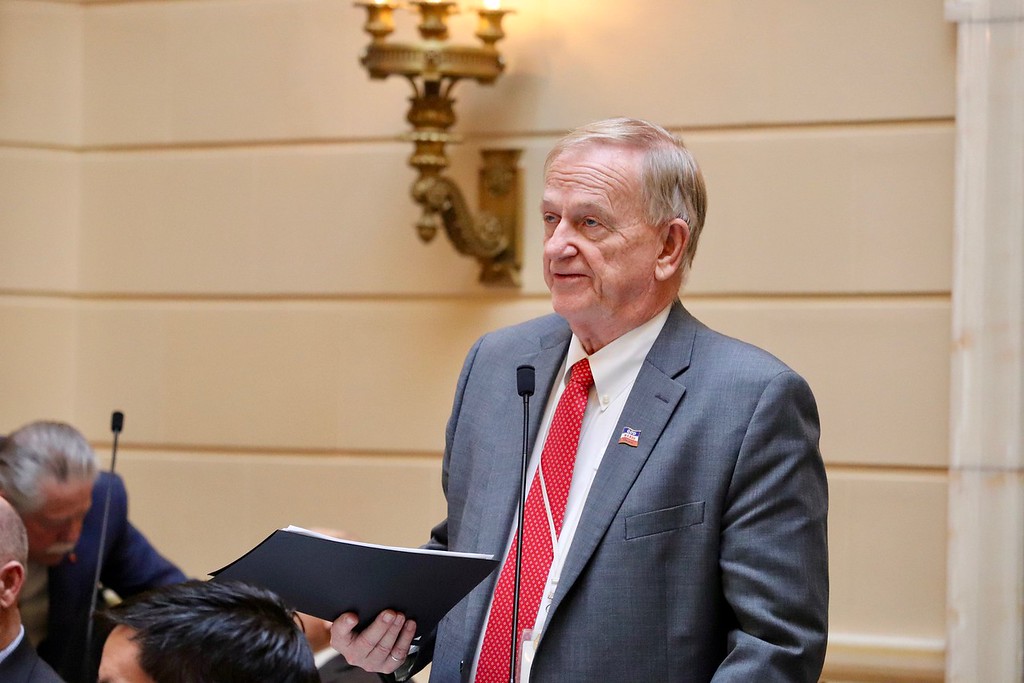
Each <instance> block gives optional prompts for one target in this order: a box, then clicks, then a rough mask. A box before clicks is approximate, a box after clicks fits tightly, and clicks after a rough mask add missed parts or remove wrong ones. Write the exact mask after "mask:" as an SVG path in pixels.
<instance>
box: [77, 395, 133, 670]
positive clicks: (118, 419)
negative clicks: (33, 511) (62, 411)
mask: <svg viewBox="0 0 1024 683" xmlns="http://www.w3.org/2000/svg"><path fill="white" fill-rule="evenodd" d="M123 428H124V413H122V412H121V411H120V410H115V411H114V412H113V413H112V414H111V415H110V431H112V432H113V433H114V445H113V447H112V449H111V453H110V473H111V474H113V473H114V469H115V468H116V467H117V438H118V437H119V436H120V435H121V430H122V429H123ZM113 489H114V487H113V486H112V485H111V486H108V487H107V496H106V498H105V499H104V501H103V517H102V521H101V522H100V544H99V551H98V552H97V554H96V575H95V576H94V578H93V581H92V599H91V600H90V601H89V620H88V621H87V622H86V625H85V655H84V656H85V661H84V664H85V667H84V668H85V675H86V676H87V679H88V680H92V677H93V674H92V664H93V662H92V622H93V617H94V615H95V614H96V598H97V596H98V595H99V589H100V574H101V573H102V572H103V546H104V545H105V544H106V542H107V519H108V518H109V517H110V492H111V491H113Z"/></svg>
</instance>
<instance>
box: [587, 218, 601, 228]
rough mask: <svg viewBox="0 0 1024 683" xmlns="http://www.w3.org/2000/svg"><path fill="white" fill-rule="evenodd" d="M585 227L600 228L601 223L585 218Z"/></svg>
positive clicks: (594, 219)
mask: <svg viewBox="0 0 1024 683" xmlns="http://www.w3.org/2000/svg"><path fill="white" fill-rule="evenodd" d="M583 225H584V226H585V227H588V228H597V227H600V225H601V221H599V220H597V219H596V218H584V219H583Z"/></svg>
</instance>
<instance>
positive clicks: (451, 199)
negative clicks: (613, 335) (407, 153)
mask: <svg viewBox="0 0 1024 683" xmlns="http://www.w3.org/2000/svg"><path fill="white" fill-rule="evenodd" d="M484 2H485V6H484V7H480V8H478V9H477V10H476V12H477V15H478V16H479V22H478V25H477V31H476V37H477V38H479V39H480V42H481V44H480V45H453V44H451V43H449V41H448V17H449V16H450V15H451V14H455V13H456V12H458V3H457V2H455V0H410V1H409V2H408V6H409V7H415V8H416V10H417V11H418V12H419V19H420V23H419V26H418V29H419V34H420V40H419V41H418V42H415V43H400V42H391V41H389V40H388V36H389V35H390V34H391V33H392V32H393V31H394V30H395V23H394V12H395V10H396V9H398V8H399V6H400V4H399V3H398V2H391V1H390V0H381V1H379V2H375V1H373V0H368V1H361V2H356V3H355V4H356V5H357V6H360V7H365V8H366V24H365V25H364V26H363V29H364V30H365V31H366V32H367V33H368V34H370V36H371V38H372V40H371V41H370V44H369V45H368V46H367V48H366V51H365V52H364V53H363V56H362V59H361V62H362V64H363V66H364V67H366V70H367V71H368V72H369V74H370V77H371V78H374V79H383V78H387V77H388V76H404V77H405V78H406V79H408V81H409V83H410V84H412V89H413V96H412V97H411V98H409V101H410V103H411V104H410V107H409V113H408V114H407V115H406V119H407V120H408V121H409V123H410V124H412V132H410V133H407V134H406V135H405V136H403V138H404V139H408V140H411V141H412V143H413V145H414V146H415V149H414V151H413V154H412V156H411V157H409V165H410V166H412V167H413V168H415V169H416V170H417V172H418V177H417V178H416V180H415V181H414V182H413V185H412V196H413V199H415V200H416V202H417V203H418V204H419V205H420V206H421V207H422V211H421V213H420V217H419V219H418V220H417V222H416V231H417V233H418V234H419V236H420V239H422V240H423V241H424V242H430V241H431V240H432V239H433V238H434V236H435V235H436V234H437V232H438V228H439V227H441V226H443V227H444V230H445V232H446V233H447V235H448V238H449V239H450V240H451V242H452V244H453V245H454V246H455V248H456V249H457V250H458V251H459V252H460V253H462V254H466V255H467V256H473V257H475V258H476V259H477V260H478V261H479V262H480V265H481V272H480V281H481V282H483V283H485V284H491V285H513V286H517V285H518V284H519V269H520V265H521V254H520V249H521V245H520V242H521V234H522V217H521V215H520V214H521V212H520V206H521V204H522V179H521V178H520V175H519V155H520V153H521V151H522V150H518V149H488V150H482V151H481V155H482V157H483V160H482V167H481V169H480V183H479V205H480V215H479V216H478V217H476V218H474V217H473V215H472V212H471V211H470V209H469V206H468V204H467V202H466V200H465V198H464V197H463V194H462V192H461V190H459V187H458V185H456V184H455V181H453V180H452V179H451V178H449V177H448V176H446V175H445V174H444V172H445V170H446V169H447V168H448V156H447V155H446V154H445V145H447V144H448V143H455V142H458V141H459V138H458V136H456V135H455V134H453V133H451V132H449V129H450V128H451V127H452V125H453V124H454V123H455V108H454V104H455V100H454V99H452V96H451V93H452V88H453V87H454V86H455V84H456V83H457V82H458V81H460V80H462V79H467V78H468V79H472V80H475V81H477V82H478V83H485V84H488V83H493V82H494V80H495V79H496V78H497V77H498V76H499V75H500V74H501V72H502V71H503V70H504V68H505V64H504V61H503V60H502V58H501V54H500V53H499V52H498V50H497V48H496V47H495V44H496V43H497V42H498V41H499V40H501V39H502V38H504V37H505V33H504V31H503V30H502V28H501V22H502V19H504V17H505V15H506V14H508V13H509V12H510V10H508V9H502V8H501V7H500V0H497V1H495V0H484ZM402 6H405V5H402Z"/></svg>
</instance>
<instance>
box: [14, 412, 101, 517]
mask: <svg viewBox="0 0 1024 683" xmlns="http://www.w3.org/2000/svg"><path fill="white" fill-rule="evenodd" d="M46 478H50V479H53V480H54V481H57V482H59V483H62V484H63V483H65V482H69V481H83V480H87V481H92V480H94V479H95V478H96V456H95V455H94V454H93V452H92V448H90V447H89V443H88V442H87V441H86V440H85V437H84V436H82V435H81V434H80V433H79V431H78V430H77V429H75V428H74V427H72V426H71V425H68V424H64V423H63V422H46V421H40V422H32V423H29V424H27V425H25V426H24V427H21V428H20V429H18V430H17V431H14V432H12V433H10V434H8V435H7V439H6V440H4V441H3V442H2V445H0V495H2V496H3V497H4V498H6V499H7V501H8V502H9V503H10V504H11V505H13V506H14V509H15V510H17V511H18V512H20V513H21V514H25V513H28V512H34V511H35V510H37V509H38V508H39V507H41V506H42V505H43V503H44V502H45V501H44V500H43V499H42V495H41V494H40V492H39V488H40V485H41V484H42V483H43V481H44V480H45V479H46Z"/></svg>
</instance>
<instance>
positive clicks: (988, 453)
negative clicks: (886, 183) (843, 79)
mask: <svg viewBox="0 0 1024 683" xmlns="http://www.w3.org/2000/svg"><path fill="white" fill-rule="evenodd" d="M946 16H947V18H948V19H949V20H951V21H955V22H957V24H958V31H957V122H956V123H957V126H956V127H957V155H956V220H955V226H956V227H955V230H956V239H955V251H954V253H955V263H954V277H953V358H952V363H953V364H952V369H953V373H952V388H951V391H952V395H951V399H952V400H951V409H952V416H951V417H952V420H951V422H952V433H951V455H950V485H949V550H948V560H949V562H948V569H949V577H948V620H947V623H948V628H947V634H948V642H947V650H946V680H947V681H949V682H950V683H960V682H963V683H968V682H970V683H974V682H976V681H993V682H994V681H1001V682H1011V681H1013V682H1020V681H1022V680H1024V656H1022V643H1024V0H964V1H961V2H947V3H946Z"/></svg>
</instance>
